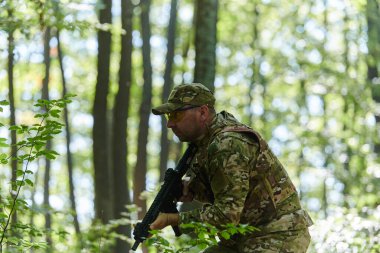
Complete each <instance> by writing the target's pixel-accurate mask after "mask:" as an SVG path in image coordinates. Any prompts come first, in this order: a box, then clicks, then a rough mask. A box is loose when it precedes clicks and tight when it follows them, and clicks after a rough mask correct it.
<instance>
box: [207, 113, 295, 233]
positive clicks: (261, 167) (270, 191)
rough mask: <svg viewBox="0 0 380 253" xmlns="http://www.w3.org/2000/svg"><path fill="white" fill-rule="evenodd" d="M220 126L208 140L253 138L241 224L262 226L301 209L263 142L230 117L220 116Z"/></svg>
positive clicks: (288, 180)
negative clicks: (224, 135) (238, 136)
mask: <svg viewBox="0 0 380 253" xmlns="http://www.w3.org/2000/svg"><path fill="white" fill-rule="evenodd" d="M222 115H223V118H224V120H223V123H222V124H221V126H220V127H221V128H220V129H219V130H216V131H215V132H214V134H213V137H211V140H210V142H211V141H212V139H214V138H215V136H217V135H218V134H222V133H227V132H238V133H241V134H243V135H246V136H247V137H248V138H253V139H255V140H256V142H257V143H258V145H259V153H258V156H257V159H255V160H254V161H252V164H250V167H251V170H250V189H249V193H248V196H247V198H246V201H245V205H244V209H243V212H242V215H241V220H240V222H241V223H243V224H244V223H245V224H251V225H255V226H259V225H264V224H267V223H268V222H270V221H272V220H273V219H276V218H279V217H281V216H282V215H285V214H289V213H292V212H295V211H297V210H300V209H301V205H300V202H299V198H298V195H297V191H296V189H295V187H294V185H293V183H292V181H291V180H290V178H289V176H288V174H287V172H286V170H285V169H284V167H283V165H282V164H281V162H280V161H279V160H278V159H277V157H276V156H275V155H274V154H273V152H272V151H271V149H270V148H269V146H268V144H267V142H266V141H265V140H264V139H263V138H262V137H261V135H260V134H259V133H258V132H256V131H255V130H253V129H251V128H249V127H248V126H245V125H243V124H241V123H239V122H238V121H237V120H236V119H235V118H234V117H233V116H232V115H231V114H229V113H227V112H222Z"/></svg>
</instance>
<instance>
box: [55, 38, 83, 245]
mask: <svg viewBox="0 0 380 253" xmlns="http://www.w3.org/2000/svg"><path fill="white" fill-rule="evenodd" d="M56 36H57V50H58V61H59V67H60V70H61V77H62V97H64V96H66V94H67V87H66V86H67V85H66V78H65V71H64V67H63V52H62V47H61V40H60V33H59V31H57V35H56ZM64 120H65V126H66V128H65V130H66V158H67V172H68V180H69V196H70V197H69V198H70V205H71V209H72V212H73V219H74V228H75V233H76V234H77V236H78V237H79V238H80V236H81V235H80V233H81V232H80V226H79V221H78V215H77V208H76V203H75V188H74V180H73V177H74V173H73V171H74V165H73V156H72V153H71V149H70V144H71V131H70V121H69V111H68V109H67V105H66V106H65V108H64Z"/></svg>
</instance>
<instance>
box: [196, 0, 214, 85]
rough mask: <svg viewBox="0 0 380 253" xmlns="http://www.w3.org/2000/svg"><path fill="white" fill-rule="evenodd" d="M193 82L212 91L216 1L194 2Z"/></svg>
mask: <svg viewBox="0 0 380 253" xmlns="http://www.w3.org/2000/svg"><path fill="white" fill-rule="evenodd" d="M195 15H196V22H195V24H196V27H195V29H196V31H195V70H194V82H200V83H203V84H204V85H205V86H207V87H208V88H209V89H210V90H211V91H213V90H214V80H215V66H216V41H217V37H216V33H217V29H216V26H217V18H218V0H197V1H196V13H195Z"/></svg>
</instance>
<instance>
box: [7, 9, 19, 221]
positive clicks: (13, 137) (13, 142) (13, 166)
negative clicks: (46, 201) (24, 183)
mask: <svg viewBox="0 0 380 253" xmlns="http://www.w3.org/2000/svg"><path fill="white" fill-rule="evenodd" d="M9 4H10V6H9V7H8V8H9V9H8V18H9V19H12V17H13V6H12V3H9ZM13 34H14V28H13V27H10V28H9V30H8V88H9V96H8V97H9V109H10V122H9V124H10V125H11V126H14V125H16V107H15V99H14V74H13V69H14V48H15V41H14V37H13ZM16 144H17V136H16V131H15V130H12V131H11V156H12V157H17V146H16ZM17 168H18V166H17V160H16V159H12V160H11V174H12V177H11V183H12V196H13V198H15V197H16V196H15V194H14V193H15V192H16V190H17V185H16V179H17ZM16 222H17V210H15V211H14V212H13V215H12V223H13V224H15V223H16Z"/></svg>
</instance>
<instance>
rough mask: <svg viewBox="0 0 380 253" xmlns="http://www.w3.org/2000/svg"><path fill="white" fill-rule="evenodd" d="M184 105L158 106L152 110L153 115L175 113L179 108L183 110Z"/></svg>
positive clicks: (166, 104) (168, 104)
mask: <svg viewBox="0 0 380 253" xmlns="http://www.w3.org/2000/svg"><path fill="white" fill-rule="evenodd" d="M182 106H183V105H182V104H176V103H165V104H163V105H160V106H157V107H155V108H153V109H152V113H153V114H155V115H161V114H165V113H169V112H172V111H175V110H177V109H179V108H181V107H182Z"/></svg>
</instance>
